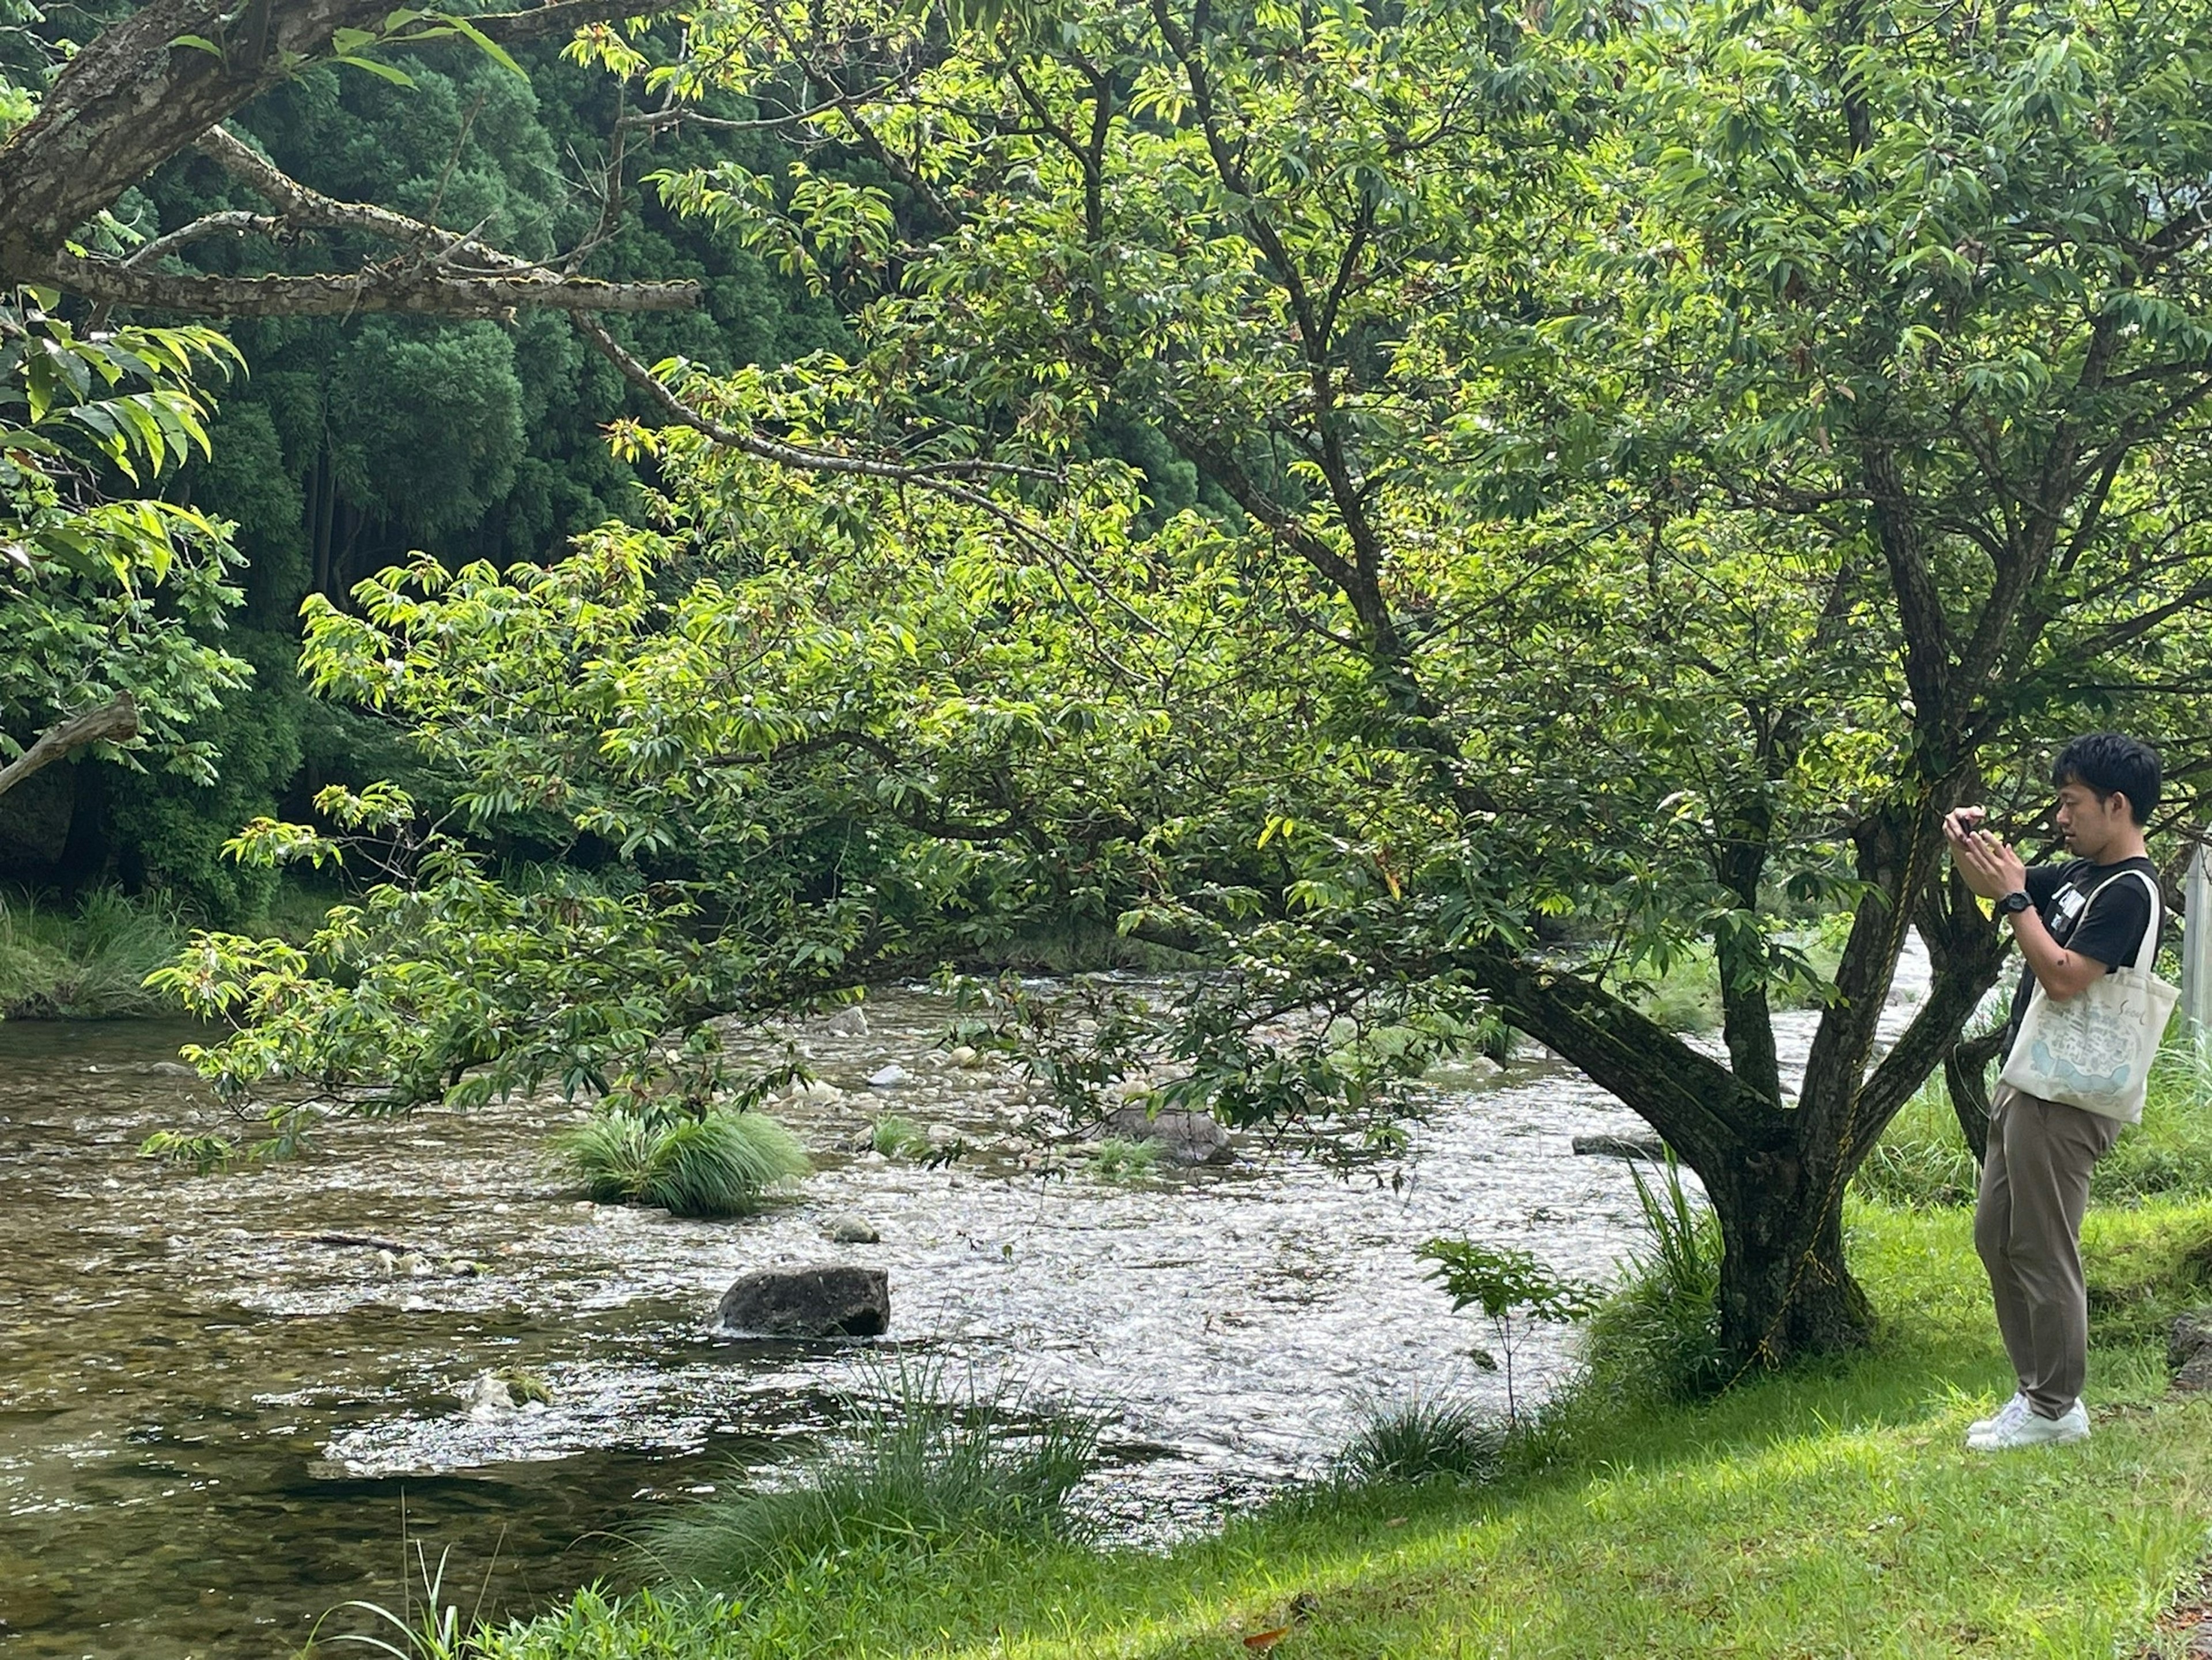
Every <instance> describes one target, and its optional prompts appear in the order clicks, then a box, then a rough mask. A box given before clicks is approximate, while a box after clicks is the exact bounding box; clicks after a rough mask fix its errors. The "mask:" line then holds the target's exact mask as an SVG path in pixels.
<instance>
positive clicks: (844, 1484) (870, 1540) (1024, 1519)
mask: <svg viewBox="0 0 2212 1660" xmlns="http://www.w3.org/2000/svg"><path fill="white" fill-rule="evenodd" d="M1098 1432H1099V1420H1098V1419H1097V1418H1096V1417H1095V1416H1092V1415H1090V1414H1082V1413H1076V1412H1071V1411H1068V1410H1066V1409H1064V1408H1049V1409H1046V1410H1042V1411H1036V1410H1030V1409H1025V1408H1024V1406H1023V1404H1022V1403H1021V1402H1020V1401H1019V1399H1018V1397H1017V1396H1015V1395H1013V1394H1012V1393H1011V1392H1008V1391H1006V1390H1003V1389H1002V1390H997V1391H989V1390H987V1391H983V1392H981V1393H979V1392H977V1391H976V1390H975V1389H974V1388H973V1387H972V1386H971V1387H970V1388H969V1389H968V1390H966V1391H965V1392H963V1393H958V1394H955V1393H952V1392H950V1391H948V1390H947V1389H945V1387H944V1385H943V1380H942V1378H941V1377H939V1374H938V1373H936V1372H935V1371H932V1370H910V1369H908V1368H907V1367H905V1366H903V1365H902V1366H901V1367H900V1368H899V1369H898V1370H897V1371H896V1372H894V1373H891V1374H889V1375H888V1376H887V1377H886V1378H885V1379H884V1383H883V1387H882V1389H881V1390H880V1392H878V1393H876V1394H873V1395H870V1396H869V1397H866V1398H865V1399H862V1400H860V1401H858V1402H855V1403H854V1414H853V1417H852V1419H851V1420H850V1421H849V1422H848V1424H847V1426H846V1427H845V1429H844V1431H843V1432H842V1434H841V1435H840V1436H839V1437H838V1438H836V1441H835V1442H834V1443H833V1444H831V1445H830V1446H829V1448H828V1449H827V1450H824V1451H823V1453H822V1455H821V1456H819V1457H817V1459H815V1460H814V1461H813V1462H811V1463H810V1464H808V1465H807V1466H806V1467H805V1468H804V1469H803V1470H802V1471H801V1472H800V1473H799V1477H798V1479H797V1481H795V1482H794V1483H793V1485H791V1486H789V1487H781V1488H754V1489H751V1490H749V1491H744V1492H734V1493H720V1494H717V1495H716V1496H714V1498H711V1499H702V1500H701V1501H699V1502H698V1503H696V1504H695V1505H687V1506H685V1507H684V1509H682V1510H680V1511H677V1512H675V1513H674V1514H672V1515H670V1516H668V1517H664V1518H662V1519H661V1520H660V1521H659V1522H658V1523H655V1524H653V1526H652V1527H651V1528H650V1529H648V1530H647V1532H646V1533H645V1534H644V1535H643V1536H642V1538H641V1541H640V1542H641V1547H642V1548H643V1550H644V1552H645V1554H647V1556H648V1557H649V1558H650V1559H651V1560H652V1561H653V1563H654V1565H655V1566H657V1567H658V1569H659V1572H660V1574H661V1576H662V1577H664V1578H667V1579H670V1580H672V1581H674V1582H676V1583H678V1584H689V1585H697V1586H701V1587H703V1588H705V1589H707V1590H718V1591H734V1590H748V1589H752V1590H757V1589H761V1588H765V1587H770V1586H774V1585H776V1584H781V1583H783V1582H785V1581H786V1580H787V1578H790V1577H791V1576H793V1575H794V1574H798V1573H800V1572H805V1571H807V1570H808V1569H810V1568H811V1567H816V1566H819V1565H821V1564H822V1563H823V1562H826V1561H832V1560H842V1559H844V1558H846V1557H848V1556H858V1557H880V1556H883V1555H885V1554H890V1555H894V1556H926V1555H928V1554H933V1553H935V1552H937V1551H939V1550H942V1549H945V1548H948V1547H951V1546H953V1545H956V1544H959V1545H965V1544H972V1543H974V1542H975V1541H999V1542H1002V1543H1030V1544H1046V1543H1051V1542H1054V1541H1060V1542H1066V1541H1074V1540H1078V1539H1080V1538H1081V1537H1083V1536H1084V1535H1085V1534H1086V1533H1087V1532H1088V1531H1089V1528H1088V1523H1086V1521H1085V1518H1084V1517H1081V1516H1080V1515H1079V1513H1078V1512H1077V1511H1075V1510H1074V1509H1073V1507H1072V1506H1071V1505H1070V1503H1069V1499H1070V1495H1072V1494H1073V1493H1074V1491H1075V1489H1076V1487H1078V1486H1079V1485H1080V1484H1081V1483H1082V1481H1084V1479H1085V1477H1086V1476H1088V1475H1090V1474H1091V1471H1092V1470H1093V1469H1094V1468H1097V1462H1098Z"/></svg>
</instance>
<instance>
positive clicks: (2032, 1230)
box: [1944, 732, 2160, 1452]
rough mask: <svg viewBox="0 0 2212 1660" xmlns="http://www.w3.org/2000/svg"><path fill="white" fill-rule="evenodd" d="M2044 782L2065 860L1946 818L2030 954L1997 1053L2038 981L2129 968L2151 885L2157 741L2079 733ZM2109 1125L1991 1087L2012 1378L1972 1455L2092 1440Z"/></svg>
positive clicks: (1989, 1255) (2065, 980)
mask: <svg viewBox="0 0 2212 1660" xmlns="http://www.w3.org/2000/svg"><path fill="white" fill-rule="evenodd" d="M2051 782H2053V783H2054V784H2056V785H2057V787H2058V806H2057V825H2058V833H2059V834H2060V835H2061V836H2063V837H2064V838H2065V842H2066V849H2067V851H2068V852H2069V853H2070V854H2073V855H2074V856H2073V858H2072V859H2071V860H2069V862H2067V863H2066V864H2063V865H2038V866H2034V867H2033V868H2032V869H2031V868H2029V867H2028V866H2026V865H2024V864H2023V863H2022V862H2021V858H2020V855H2019V854H2015V852H2014V851H2013V850H2012V849H2011V848H2008V847H2007V846H2005V845H2004V844H2003V843H2002V842H1999V841H1998V840H1997V839H1996V837H1995V836H1991V835H1990V834H1989V833H1988V832H1987V831H1985V830H1983V829H1982V828H1981V824H1982V819H1983V817H1984V814H1983V811H1982V809H1981V808H1979V807H1961V808H1960V809H1959V810H1958V811H1957V812H1954V813H1952V814H1951V815H1950V817H1949V818H1947V819H1946V820H1945V821H1944V831H1945V834H1946V835H1947V836H1948V838H1949V840H1950V843H1951V858H1952V861H1953V863H1954V865H1955V866H1957V868H1958V870H1959V872H1960V874H1961V875H1962V876H1964V877H1965V878H1966V885H1967V886H1969V887H1971V888H1972V890H1973V891H1975V892H1976V893H1978V894H1980V895H1981V896H1982V897H1984V898H1985V899H1993V900H1995V901H1996V909H1997V911H1998V914H1999V915H2002V916H2003V917H2004V918H2006V919H2007V920H2008V921H2009V922H2010V923H2011V925H2012V931H2013V937H2014V939H2016V940H2017V941H2018V942H2019V944H2020V952H2021V956H2022V957H2023V958H2026V959H2027V968H2026V969H2025V970H2023V971H2022V972H2021V977H2020V988H2019V990H2018V991H2017V992H2016V993H2015V995H2014V997H2013V1003H2012V1023H2011V1025H2010V1027H2009V1028H2008V1031H2007V1034H2006V1038H2005V1052H2006V1053H2008V1054H2009V1052H2010V1050H2011V1048H2012V1045H2013V1043H2015V1041H2016V1040H2017V1039H2018V1037H2019V1036H2020V1028H2021V1021H2022V1020H2024V1019H2025V1018H2027V1006H2028V1003H2029V1000H2030V999H2031V997H2032V995H2033V992H2034V988H2035V987H2036V986H2037V985H2038V984H2040V985H2041V986H2042V988H2043V990H2044V994H2045V995H2046V996H2048V997H2051V998H2052V999H2055V1000H2064V999H2066V998H2069V997H2073V996H2076V995H2078V994H2081V992H2083V991H2085V990H2087V988H2088V987H2089V986H2090V985H2092V984H2093V982H2095V981H2096V980H2097V978H2098V977H2099V976H2101V975H2105V974H2109V973H2111V972H2112V970H2114V969H2117V968H2119V967H2123V966H2130V967H2132V966H2134V964H2135V958H2136V954H2137V953H2138V952H2140V951H2142V948H2143V932H2144V930H2145V929H2146V928H2148V927H2149V926H2150V920H2151V903H2152V900H2151V889H2150V885H2147V884H2145V883H2144V882H2142V881H2141V880H2139V879H2137V878H2136V876H2134V875H2131V874H2129V873H2130V872H2138V871H2139V872H2142V873H2147V874H2148V876H2149V878H2150V883H2151V884H2155V883H2156V882H2157V880H2158V873H2157V867H2156V866H2154V865H2153V864H2152V863H2151V862H2150V860H2149V858H2148V855H2147V854H2145V852H2144V849H2143V826H2144V824H2147V823H2148V822H2149V818H2150V815H2151V810H2152V809H2153V808H2154V807H2155V806H2157V805H2158V796H2159V787H2160V768H2159V759H2158V752H2157V751H2155V750H2154V749H2152V748H2151V747H2150V746H2149V745H2147V744H2141V743H2138V742H2136V740H2135V739H2132V738H2124V737H2122V736H2121V735H2120V734H2119V733H2109V732H2103V733H2089V734H2087V735H2086V736H2084V737H2081V738H2076V739H2074V740H2073V742H2071V743H2069V744H2068V745H2066V747H2065V748H2064V749H2063V750H2061V751H2059V754H2058V758H2057V761H2056V762H2054V763H2052V765H2051ZM2092 897H2094V902H2095V903H2091V900H2092ZM2151 950H2152V952H2154V953H2155V952H2156V950H2157V943H2156V941H2153V942H2152V944H2151ZM2143 966H2144V967H2146V968H2148V967H2149V966H2150V964H2143ZM2120 1124H2121V1121H2120V1120H2119V1119H2117V1118H2112V1117H2106V1116H2103V1115H2101V1114H2099V1113H2094V1112H2089V1111H2087V1110H2084V1109H2082V1108H2080V1107H2075V1106H2069V1105H2067V1104H2065V1103H2063V1102H2058V1101H2046V1100H2044V1099H2043V1098H2041V1097H2039V1096H2033V1095H2029V1094H2027V1093H2025V1092H2023V1091H2020V1090H2016V1089H2015V1088H2013V1087H2012V1086H2011V1085H2008V1084H2002V1083H2001V1084H1999V1085H1997V1087H1996V1091H1994V1092H1993V1093H1992V1095H1991V1097H1990V1131H1989V1150H1988V1152H1987V1154H1986V1155H1985V1156H1984V1158H1983V1160H1982V1183H1981V1191H1980V1194H1979V1195H1978V1198H1977V1199H1976V1201H1975V1206H1974V1248H1975V1250H1977V1251H1978V1252H1979V1253H1980V1255H1981V1258H1982V1262H1983V1265H1984V1267H1985V1268H1988V1270H1989V1275H1990V1292H1991V1293H1992V1295H1993V1296H1994V1298H1995V1299H1996V1311H1997V1329H1998V1330H1999V1332H2000V1333H2002V1335H2003V1338H2004V1346H2005V1353H2007V1354H2008V1356H2010V1357H2011V1359H2012V1366H2013V1371H2014V1372H2015V1374H2016V1375H2017V1377H2018V1378H2019V1381H2020V1389H2019V1392H2018V1393H2017V1394H2015V1395H2014V1396H2013V1398H2012V1399H2011V1400H2010V1401H2008V1402H2006V1403H2005V1404H2004V1406H2003V1407H2002V1408H2001V1409H2000V1410H1999V1411H1998V1412H1997V1414H1996V1416H1995V1417H1992V1418H1985V1419H1983V1420H1981V1421H1980V1422H1978V1423H1977V1424H1975V1425H1974V1426H1972V1428H1970V1429H1969V1430H1968V1431H1967V1433H1966V1444H1967V1445H1968V1446H1969V1447H1972V1448H1974V1449H1975V1450H1978V1451H1983V1452H1996V1451H2002V1450H2008V1449H2010V1448H2014V1447H2028V1446H2038V1445H2042V1444H2050V1443H2058V1442H2067V1441H2080V1440H2083V1439H2086V1438H2087V1436H2088V1433H2089V1417H2088V1414H2087V1412H2086V1411H2084V1410H2083V1408H2082V1406H2081V1380H2082V1377H2083V1376H2084V1374H2085V1373H2086V1372H2087V1368H2088V1351H2089V1305H2088V1294H2087V1286H2085V1284H2084V1283H2083V1280H2082V1277H2081V1213H2082V1212H2083V1211H2084V1210H2085V1209H2087V1206H2088V1202H2089V1172H2090V1171H2092V1170H2093V1169H2094V1168H2095V1166H2096V1163H2097V1161H2098V1159H2100V1158H2103V1157H2104V1155H2105V1154H2106V1152H2108V1151H2110V1150H2111V1147H2112V1143H2113V1141H2114V1140H2117V1139H2118V1135H2119V1133H2120Z"/></svg>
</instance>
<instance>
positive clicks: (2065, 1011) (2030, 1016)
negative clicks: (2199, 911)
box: [1998, 870, 2181, 1124]
mask: <svg viewBox="0 0 2212 1660" xmlns="http://www.w3.org/2000/svg"><path fill="white" fill-rule="evenodd" d="M2131 876H2132V877H2134V878H2135V879H2136V880H2137V881H2139V882H2141V883H2142V885H2144V886H2145V887H2147V888H2148V889H2149V890H2150V927H2148V930H2146V931H2145V933H2144V934H2143V938H2142V946H2141V947H2140V948H2139V949H2138V950H2137V951H2136V964H2137V966H2136V967H2134V968H2118V969H2114V970H2112V972H2111V973H2110V974H2107V975H2105V976H2101V977H2100V978H2099V979H2097V980H2094V981H2093V982H2090V985H2089V987H2088V989H2087V990H2086V991H2083V992H2081V993H2080V994H2078V995H2075V996H2073V997H2069V998H2067V999H2066V1000H2063V1002H2061V1001H2054V1000H2052V999H2051V997H2050V996H2049V995H2048V994H2045V991H2044V989H2043V982H2041V981H2038V982H2036V986H2035V991H2034V994H2033V996H2032V997H2030V999H2029V1000H2028V1005H2027V1018H2026V1019H2024V1020H2022V1021H2021V1025H2020V1036H2019V1037H2015V1039H2014V1040H2013V1045H2012V1053H2011V1054H2009V1055H2007V1056H2006V1057H2005V1063H2004V1070H2003V1071H2002V1073H1999V1074H1998V1076H1999V1078H2000V1079H2002V1081H2003V1082H2005V1083H2008V1084H2009V1085H2012V1086H2013V1087H2014V1088H2015V1089H2016V1090H2021V1091H2025V1092H2026V1093H2027V1094H2029V1095H2039V1096H2041V1097H2042V1098H2044V1099H2045V1100H2046V1101H2063V1102H2064V1103H2065V1104H2067V1105H2068V1106H2069V1107H2080V1108H2081V1109H2082V1110H2084V1111H2086V1112H2093V1113H2097V1114H2099V1115H2100V1116H2103V1117H2106V1118H2117V1119H2118V1120H2119V1121H2120V1122H2122V1123H2124V1124H2139V1123H2141V1122H2142V1110H2143V1089H2144V1086H2145V1085H2147V1084H2148V1082H2149V1079H2150V1063H2151V1062H2152V1061H2154V1059H2156V1058H2157V1055H2158V1046H2159V1044H2160V1043H2162V1042H2163V1041H2164V1040H2165V1037H2166V1019H2167V1018H2168V1017H2169V1016H2170V1015H2172V1012H2173V1005H2174V1002H2175V1000H2177V999H2179V997H2180V995H2181V993H2180V991H2179V988H2176V987H2173V986H2170V985H2168V984H2166V982H2165V981H2163V980H2161V979H2160V978H2159V977H2158V976H2157V974H2156V973H2155V972H2154V970H2153V969H2152V961H2153V958H2154V956H2155V954H2156V952H2157V950H2158V929H2159V923H2160V920H2161V915H2162V911H2163V907H2162V906H2161V904H2160V900H2159V892H2158V884H2157V883H2155V882H2154V881H2152V880H2151V879H2150V878H2149V877H2148V876H2147V875H2145V874H2144V873H2142V871H2139V870H2137V871H2123V872H2122V873H2120V874H2119V875H2118V876H2112V877H2107V878H2106V879H2105V880H2104V881H2103V882H2101V883H2100V884H2098V886H2097V891H2096V893H2093V894H2091V895H2090V896H2089V904H2090V905H2093V904H2095V903H2097V896H2098V894H2101V893H2102V892H2104V891H2105V890H2106V888H2108V887H2110V886H2112V884H2113V883H2115V882H2124V881H2125V880H2127V879H2128V878H2130V877H2131ZM2081 915H2082V918H2083V920H2084V921H2087V917H2088V906H2087V905H2085V906H2083V907H2082V911H2081ZM2076 931H2077V932H2078V931H2079V930H2078V925H2077V929H2076Z"/></svg>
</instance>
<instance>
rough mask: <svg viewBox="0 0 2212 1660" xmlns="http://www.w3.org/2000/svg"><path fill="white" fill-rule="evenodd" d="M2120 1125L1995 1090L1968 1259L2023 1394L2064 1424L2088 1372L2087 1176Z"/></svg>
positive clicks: (2013, 1092)
mask: <svg viewBox="0 0 2212 1660" xmlns="http://www.w3.org/2000/svg"><path fill="white" fill-rule="evenodd" d="M2119 1134H2120V1122H2119V1120H2118V1119H2117V1118H2106V1117H2105V1116H2102V1115H2100V1114H2098V1113H2093V1112H2084V1111H2083V1110H2081V1108H2079V1107H2069V1106H2068V1105H2066V1104H2064V1103H2063V1102H2059V1101H2046V1100H2045V1099H2044V1098H2042V1097H2041V1096H2039V1095H2027V1094H2025V1093H2023V1092H2022V1091H2019V1090H2016V1089H2015V1088H2013V1087H2012V1086H2011V1085H2009V1084H2000V1085H1997V1087H1996V1092H1995V1094H1994V1095H1993V1096H1992V1097H1991V1098H1990V1140H1989V1152H1988V1155H1987V1156H1986V1157H1985V1158H1984V1159H1983V1160H1982V1185H1981V1192H1980V1195H1979V1196H1978V1198H1977V1199H1976V1201H1975V1203H1974V1249H1975V1250H1977V1251H1978V1252H1979V1253H1980V1254H1981V1258H1982V1265H1983V1266H1984V1268H1987V1269H1988V1270H1989V1274H1990V1292H1991V1293H1992V1294H1993V1295H1994V1296H1995V1298H1996V1305H1997V1330H1998V1331H1999V1332H2001V1333H2002V1335H2003V1336H2004V1346H2005V1353H2007V1354H2008V1355H2009V1356H2011V1357H2012V1369H2013V1371H2014V1372H2015V1373H2016V1374H2017V1375H2018V1376H2019V1378H2020V1392H2021V1394H2022V1395H2026V1396H2027V1402H2028V1405H2029V1406H2030V1407H2032V1408H2034V1409H2035V1411H2036V1412H2037V1413H2038V1414H2039V1415H2041V1416H2043V1417H2045V1418H2060V1417H2063V1416H2064V1415H2065V1414H2066V1412H2067V1409H2068V1408H2070V1407H2072V1406H2073V1404H2074V1402H2075V1400H2076V1399H2077V1398H2078V1397H2079V1396H2080V1395H2081V1380H2082V1378H2083V1377H2085V1376H2086V1375H2087V1371H2088V1369H2089V1293H2088V1286H2087V1283H2086V1282H2085V1281H2084V1280H2083V1279H2082V1277H2081V1213H2082V1212H2083V1211H2085V1210H2086V1209H2087V1208H2088V1205H2089V1172H2090V1171H2093V1170H2094V1169H2095V1168H2096V1164H2097V1161H2098V1160H2099V1159H2100V1158H2103V1157H2104V1156H2105V1155H2106V1153H2107V1152H2110V1151H2111V1150H2112V1143H2113V1142H2114V1141H2115V1140H2118V1136H2119Z"/></svg>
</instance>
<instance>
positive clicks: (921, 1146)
mask: <svg viewBox="0 0 2212 1660" xmlns="http://www.w3.org/2000/svg"><path fill="white" fill-rule="evenodd" d="M868 1145H869V1146H871V1147H872V1148H873V1149H874V1150H875V1151H876V1152H879V1153H881V1154H883V1156H884V1158H927V1156H928V1153H929V1133H928V1132H927V1130H925V1129H923V1128H922V1127H921V1125H919V1124H917V1123H915V1122H914V1120H913V1119H911V1118H902V1117H900V1116H899V1115H898V1114H896V1113H895V1112H887V1113H885V1114H884V1116H882V1117H881V1118H878V1119H877V1120H876V1122H874V1123H872V1124H871V1125H870V1126H869V1127H868Z"/></svg>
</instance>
